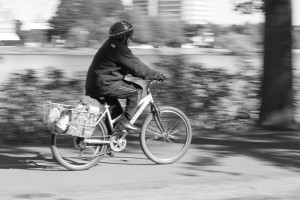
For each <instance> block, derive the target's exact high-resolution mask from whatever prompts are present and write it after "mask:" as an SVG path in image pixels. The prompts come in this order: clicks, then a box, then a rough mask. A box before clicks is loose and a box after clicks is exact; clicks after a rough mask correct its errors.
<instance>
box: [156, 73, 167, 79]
mask: <svg viewBox="0 0 300 200" xmlns="http://www.w3.org/2000/svg"><path fill="white" fill-rule="evenodd" d="M166 79H167V78H166V76H165V75H163V74H160V77H159V78H158V80H159V81H164V80H166Z"/></svg>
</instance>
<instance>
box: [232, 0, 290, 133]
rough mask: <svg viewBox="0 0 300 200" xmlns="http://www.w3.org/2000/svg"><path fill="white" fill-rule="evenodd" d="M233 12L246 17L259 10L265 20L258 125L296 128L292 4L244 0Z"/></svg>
mask: <svg viewBox="0 0 300 200" xmlns="http://www.w3.org/2000/svg"><path fill="white" fill-rule="evenodd" d="M258 5H260V6H258ZM236 9H237V10H239V11H242V12H243V13H246V14H248V13H251V12H253V11H255V10H257V9H261V10H263V11H264V12H265V16H266V17H265V19H266V20H265V32H264V68H263V71H264V73H263V79H262V87H261V108H260V119H259V123H260V125H261V126H263V127H268V128H295V119H294V114H293V112H294V106H293V103H294V99H293V98H294V95H293V84H292V83H293V74H292V53H291V49H292V23H291V12H292V11H291V0H264V1H259V0H246V1H244V2H243V3H240V4H238V5H237V6H236Z"/></svg>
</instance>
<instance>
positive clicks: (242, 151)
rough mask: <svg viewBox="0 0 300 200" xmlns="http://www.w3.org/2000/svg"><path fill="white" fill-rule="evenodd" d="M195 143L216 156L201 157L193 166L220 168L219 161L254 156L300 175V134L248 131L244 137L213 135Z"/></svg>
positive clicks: (225, 134)
mask: <svg viewBox="0 0 300 200" xmlns="http://www.w3.org/2000/svg"><path fill="white" fill-rule="evenodd" d="M200 132H201V131H200V130H198V131H196V133H199V136H198V137H195V138H194V139H193V144H195V145H196V146H197V148H198V149H199V150H205V151H207V152H209V153H210V154H212V155H213V156H210V157H208V158H205V157H201V156H200V157H199V158H198V160H197V161H195V162H191V163H189V164H191V165H197V166H204V165H206V166H207V165H218V159H219V158H222V157H225V156H240V155H244V156H250V157H253V158H255V159H259V160H262V161H266V162H269V163H270V165H274V166H278V167H281V168H290V169H291V170H293V171H297V172H300V133H298V132H275V131H273V132H272V131H264V130H262V131H257V130H256V131H252V132H251V131H248V132H242V133H230V132H209V133H203V134H200Z"/></svg>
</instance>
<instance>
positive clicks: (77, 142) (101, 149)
mask: <svg viewBox="0 0 300 200" xmlns="http://www.w3.org/2000/svg"><path fill="white" fill-rule="evenodd" d="M106 137H107V128H106V126H105V124H104V123H103V122H102V121H100V123H99V124H97V125H96V127H95V130H94V132H93V134H92V137H91V139H98V140H105V138H106ZM83 140H84V138H80V137H76V136H71V135H63V134H53V133H52V134H51V151H52V154H53V156H54V157H55V159H56V160H57V162H58V163H59V164H61V165H62V166H63V167H65V168H67V169H69V170H86V169H89V168H91V167H93V166H95V165H96V164H97V163H98V162H99V161H100V160H101V158H102V157H103V156H104V154H105V153H106V150H107V145H106V144H86V143H84V142H83Z"/></svg>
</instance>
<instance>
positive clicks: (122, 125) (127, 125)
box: [117, 118, 139, 131]
mask: <svg viewBox="0 0 300 200" xmlns="http://www.w3.org/2000/svg"><path fill="white" fill-rule="evenodd" d="M117 128H118V129H120V130H124V129H129V130H133V131H137V130H138V129H139V128H138V127H136V126H134V125H133V124H132V123H131V122H130V121H129V120H128V119H126V118H122V119H121V120H120V121H119V122H118V125H117Z"/></svg>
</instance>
